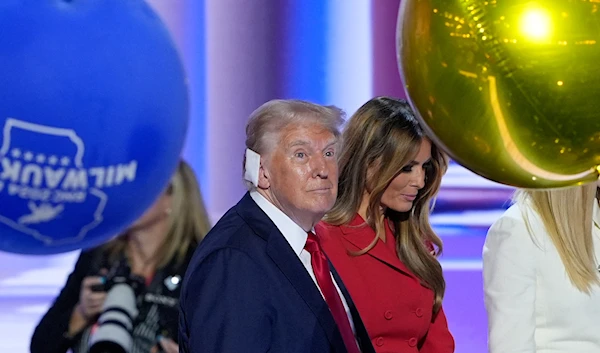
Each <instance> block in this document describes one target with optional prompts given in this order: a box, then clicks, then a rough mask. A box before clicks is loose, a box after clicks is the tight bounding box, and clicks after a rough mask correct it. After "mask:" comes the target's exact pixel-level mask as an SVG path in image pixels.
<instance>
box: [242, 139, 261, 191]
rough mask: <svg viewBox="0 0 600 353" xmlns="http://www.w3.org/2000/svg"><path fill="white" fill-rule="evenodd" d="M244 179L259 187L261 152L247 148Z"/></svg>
mask: <svg viewBox="0 0 600 353" xmlns="http://www.w3.org/2000/svg"><path fill="white" fill-rule="evenodd" d="M244 167H245V168H246V170H245V171H244V179H246V180H248V181H249V182H251V183H252V184H253V185H254V186H255V187H258V171H259V170H260V154H258V153H256V152H254V151H253V150H251V149H249V148H246V164H245V166H244Z"/></svg>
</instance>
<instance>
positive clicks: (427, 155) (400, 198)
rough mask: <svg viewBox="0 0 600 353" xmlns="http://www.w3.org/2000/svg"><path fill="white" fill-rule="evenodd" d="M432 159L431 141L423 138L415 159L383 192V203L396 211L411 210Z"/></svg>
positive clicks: (385, 206)
mask: <svg viewBox="0 0 600 353" xmlns="http://www.w3.org/2000/svg"><path fill="white" fill-rule="evenodd" d="M430 160H431V142H430V141H429V140H428V139H423V141H421V147H420V149H419V153H417V156H416V157H415V159H414V160H413V161H411V162H410V163H409V164H408V165H406V166H405V167H404V168H402V171H401V172H400V174H398V175H397V176H396V177H395V178H394V179H393V180H392V182H391V183H390V185H388V187H387V189H385V191H384V192H383V195H382V196H381V205H382V206H383V207H384V208H390V209H392V210H394V211H396V212H407V211H410V209H411V208H412V206H413V202H414V200H415V198H416V197H417V194H418V193H419V190H421V189H422V188H423V187H424V186H425V174H426V168H428V166H429V163H430Z"/></svg>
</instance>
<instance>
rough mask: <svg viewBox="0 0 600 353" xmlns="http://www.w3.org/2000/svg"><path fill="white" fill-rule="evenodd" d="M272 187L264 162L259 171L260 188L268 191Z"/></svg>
mask: <svg viewBox="0 0 600 353" xmlns="http://www.w3.org/2000/svg"><path fill="white" fill-rule="evenodd" d="M270 187H271V181H270V174H269V171H268V170H267V169H266V168H265V167H264V166H263V163H262V161H261V162H260V168H259V169H258V188H259V189H264V190H266V189H268V188H270Z"/></svg>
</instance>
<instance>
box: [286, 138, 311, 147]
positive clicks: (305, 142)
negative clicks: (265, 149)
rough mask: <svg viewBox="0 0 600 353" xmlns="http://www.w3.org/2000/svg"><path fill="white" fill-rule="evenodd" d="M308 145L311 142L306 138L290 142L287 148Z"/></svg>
mask: <svg viewBox="0 0 600 353" xmlns="http://www.w3.org/2000/svg"><path fill="white" fill-rule="evenodd" d="M306 145H310V143H309V142H308V141H305V140H294V141H292V142H290V143H289V144H288V146H287V148H292V147H296V146H306Z"/></svg>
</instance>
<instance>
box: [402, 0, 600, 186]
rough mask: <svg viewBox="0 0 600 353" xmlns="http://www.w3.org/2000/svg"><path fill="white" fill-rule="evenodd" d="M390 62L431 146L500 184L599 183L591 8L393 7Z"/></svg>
mask: <svg viewBox="0 0 600 353" xmlns="http://www.w3.org/2000/svg"><path fill="white" fill-rule="evenodd" d="M397 34H398V36H397V39H398V46H397V49H398V61H399V66H400V73H401V75H402V78H403V80H404V83H405V88H406V92H407V94H408V96H409V100H410V101H411V103H412V105H413V107H414V108H415V110H417V112H418V115H419V116H420V119H421V121H422V122H424V123H425V125H426V126H427V128H428V129H429V130H430V132H431V133H432V135H433V138H434V140H435V141H436V142H437V143H438V144H440V145H441V146H442V148H444V149H445V150H446V151H447V152H448V153H449V154H450V156H451V157H453V158H454V159H455V160H456V161H457V162H459V163H460V164H462V165H463V166H465V167H467V168H468V169H470V170H472V171H474V172H475V173H477V174H479V175H481V176H483V177H486V178H488V179H490V180H494V181H497V182H500V183H503V184H508V185H513V186H518V187H526V188H552V187H564V186H570V185H581V184H583V183H587V182H591V181H595V180H598V171H599V170H600V169H599V165H600V3H598V2H597V1H591V0H588V1H585V0H561V1H558V0H538V1H531V0H525V1H519V0H402V4H401V8H400V15H399V19H398V33H397Z"/></svg>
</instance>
